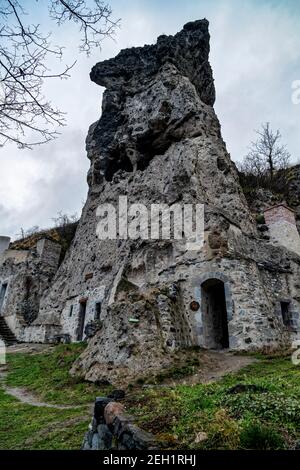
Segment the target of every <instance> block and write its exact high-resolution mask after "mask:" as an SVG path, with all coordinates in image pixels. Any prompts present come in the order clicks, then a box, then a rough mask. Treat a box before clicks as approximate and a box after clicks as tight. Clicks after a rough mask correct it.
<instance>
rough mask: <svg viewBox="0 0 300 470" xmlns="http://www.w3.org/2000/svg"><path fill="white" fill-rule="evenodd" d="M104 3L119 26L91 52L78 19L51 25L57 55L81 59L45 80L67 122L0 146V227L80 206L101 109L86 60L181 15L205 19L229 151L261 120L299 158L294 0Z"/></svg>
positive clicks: (14, 229) (43, 222)
mask: <svg viewBox="0 0 300 470" xmlns="http://www.w3.org/2000/svg"><path fill="white" fill-rule="evenodd" d="M108 1H109V0H108ZM24 3H25V4H26V8H27V11H28V12H29V13H30V14H31V15H32V21H33V22H34V21H38V22H40V23H41V24H43V25H45V29H46V30H47V31H48V30H50V29H53V27H54V25H52V24H50V23H49V20H48V19H47V16H46V15H45V13H42V12H40V13H39V12H38V7H37V4H36V2H35V0H24ZM43 3H44V2H43ZM109 3H110V5H111V7H112V8H113V11H114V16H115V17H120V18H121V19H122V22H121V28H120V30H119V31H118V32H117V35H116V37H115V41H113V40H110V39H107V40H106V41H105V42H104V43H103V45H102V50H101V51H94V53H93V54H92V56H91V57H90V58H86V57H85V56H84V55H80V56H79V58H78V49H77V45H76V40H75V38H76V37H77V35H76V31H77V30H76V27H75V26H74V27H71V26H68V27H67V28H66V27H64V28H63V29H60V30H59V31H58V33H57V29H56V28H55V31H56V38H55V39H56V42H60V43H62V44H64V45H66V46H67V52H66V55H65V59H64V61H65V62H67V63H70V62H71V60H72V58H74V57H75V58H78V62H77V64H76V66H75V68H74V69H73V71H72V77H71V78H70V79H69V80H68V81H55V82H53V81H52V82H51V83H49V84H48V85H47V86H46V87H45V92H46V94H47V96H48V97H50V98H51V100H52V101H53V103H55V105H57V106H58V107H59V108H60V109H62V110H64V111H66V112H67V113H68V114H67V126H66V127H65V128H63V129H62V133H61V136H60V137H59V138H58V139H57V140H56V141H54V142H52V143H50V144H46V145H43V146H40V147H38V148H36V149H35V150H34V151H30V150H19V149H17V148H16V147H15V146H14V145H12V144H11V145H7V146H6V147H4V148H2V149H0V235H9V236H11V237H13V238H14V237H15V236H16V234H17V233H19V232H20V228H21V227H23V228H25V229H28V228H30V227H32V226H35V225H38V226H40V227H43V228H44V227H49V226H51V224H52V218H53V217H55V216H56V214H57V213H58V211H60V210H62V211H63V212H65V213H69V214H73V213H75V212H77V213H78V214H80V212H81V209H82V205H83V202H84V201H85V198H86V193H87V184H86V173H87V170H88V167H89V162H88V160H87V158H86V154H85V137H86V134H87V130H88V127H89V125H90V124H91V123H92V122H94V121H96V120H97V119H98V118H99V117H100V113H101V98H102V91H103V89H102V88H101V87H99V86H97V85H95V84H94V83H92V82H90V80H89V71H90V68H91V67H92V65H93V64H94V63H96V62H98V61H101V60H104V59H106V58H109V57H112V56H114V55H116V54H117V53H118V51H119V50H120V49H122V48H126V47H131V46H143V45H144V44H151V43H154V42H155V41H156V38H157V36H158V35H160V34H175V33H176V32H177V31H179V30H180V29H181V28H182V26H183V25H184V24H185V23H186V22H188V21H192V20H196V19H201V18H204V17H206V18H207V19H208V20H209V21H210V33H211V56H210V61H211V65H212V67H213V73H214V78H215V85H216V91H217V101H216V105H215V109H216V111H217V114H218V117H219V119H220V122H221V125H222V132H223V137H224V139H225V141H226V143H227V148H228V151H229V152H230V153H231V157H232V159H233V160H234V161H238V160H241V159H242V158H243V156H244V155H245V154H246V153H247V147H248V145H249V143H250V141H251V140H253V138H254V130H255V129H257V128H258V127H259V126H260V125H261V123H262V122H266V121H270V123H271V125H272V127H274V128H279V129H280V130H281V132H282V135H283V140H284V142H285V143H286V144H287V146H288V149H289V151H290V152H291V154H292V156H293V160H294V161H298V160H299V158H300V132H299V130H300V129H299V127H300V104H299V105H298V106H297V105H295V104H293V103H292V100H291V95H292V83H293V81H295V80H300V34H299V29H300V28H299V22H300V2H299V0H209V1H208V0H206V1H204V0H184V1H183V0H160V1H158V0H139V1H138V0H111V1H110V2H109ZM30 10H31V11H30ZM59 66H61V65H60V64H56V69H57V67H59Z"/></svg>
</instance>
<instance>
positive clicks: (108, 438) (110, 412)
mask: <svg viewBox="0 0 300 470" xmlns="http://www.w3.org/2000/svg"><path fill="white" fill-rule="evenodd" d="M116 392H120V391H118V390H117V391H116ZM121 392H122V391H121ZM121 396H122V394H121ZM158 448H159V446H158V443H157V441H156V439H155V437H154V436H153V435H152V434H149V433H148V432H145V431H143V430H141V429H140V428H139V427H138V426H136V425H135V424H134V417H133V416H131V415H128V414H127V413H126V412H125V408H124V406H123V405H122V404H121V403H119V402H116V401H114V398H106V397H99V398H97V399H96V402H95V407H94V415H93V418H92V421H91V424H90V426H89V430H88V432H87V433H86V435H85V437H84V440H83V444H82V449H83V450H153V449H158Z"/></svg>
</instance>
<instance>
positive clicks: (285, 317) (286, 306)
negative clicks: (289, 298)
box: [280, 302, 291, 326]
mask: <svg viewBox="0 0 300 470" xmlns="http://www.w3.org/2000/svg"><path fill="white" fill-rule="evenodd" d="M280 306H281V316H282V321H283V324H284V325H285V326H290V324H291V317H290V302H280Z"/></svg>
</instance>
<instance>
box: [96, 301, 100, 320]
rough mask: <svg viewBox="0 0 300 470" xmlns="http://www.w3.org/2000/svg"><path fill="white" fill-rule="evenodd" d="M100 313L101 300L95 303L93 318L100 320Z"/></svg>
mask: <svg viewBox="0 0 300 470" xmlns="http://www.w3.org/2000/svg"><path fill="white" fill-rule="evenodd" d="M100 315H101V302H96V304H95V320H100Z"/></svg>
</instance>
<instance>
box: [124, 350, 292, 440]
mask: <svg viewBox="0 0 300 470" xmlns="http://www.w3.org/2000/svg"><path fill="white" fill-rule="evenodd" d="M240 383H242V384H255V385H258V386H260V387H263V389H264V390H265V391H264V392H261V391H244V392H241V393H237V394H233V393H230V389H231V388H232V387H233V386H235V385H236V384H240ZM127 402H128V407H129V411H130V412H132V413H134V414H135V416H137V420H138V422H139V424H140V425H141V426H142V427H143V428H144V429H147V430H148V431H150V432H154V433H155V434H157V435H158V437H160V438H162V439H163V440H164V441H165V445H166V446H167V447H176V448H200V449H286V448H292V447H293V445H294V444H295V442H296V441H297V440H299V439H300V367H297V366H294V365H293V364H292V363H291V361H290V359H289V358H272V359H269V358H265V359H261V360H259V362H257V363H254V364H252V365H250V366H248V367H246V368H244V369H243V370H241V371H240V372H238V373H235V374H231V375H227V376H226V377H224V378H223V380H221V381H220V382H217V383H211V384H207V385H204V384H199V385H194V386H190V385H189V386H188V385H178V386H176V387H163V388H157V387H156V388H150V389H149V388H146V389H143V390H137V389H136V390H133V391H132V393H131V396H129V397H128V399H127ZM200 432H202V433H203V432H205V433H206V434H207V439H206V440H203V441H201V442H196V440H197V439H196V438H197V434H199V433H200Z"/></svg>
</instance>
